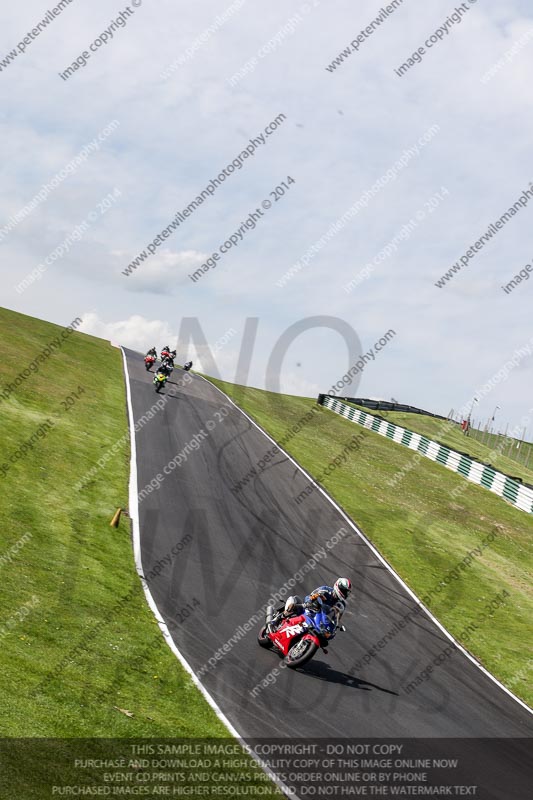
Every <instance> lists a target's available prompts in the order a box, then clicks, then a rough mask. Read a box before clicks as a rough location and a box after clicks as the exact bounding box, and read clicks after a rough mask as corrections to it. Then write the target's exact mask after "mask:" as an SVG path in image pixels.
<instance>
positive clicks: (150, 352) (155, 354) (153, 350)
mask: <svg viewBox="0 0 533 800" xmlns="http://www.w3.org/2000/svg"><path fill="white" fill-rule="evenodd" d="M146 355H147V356H153V357H154V358H157V350H156V349H155V347H151V348H150V350H148V352H147V353H146Z"/></svg>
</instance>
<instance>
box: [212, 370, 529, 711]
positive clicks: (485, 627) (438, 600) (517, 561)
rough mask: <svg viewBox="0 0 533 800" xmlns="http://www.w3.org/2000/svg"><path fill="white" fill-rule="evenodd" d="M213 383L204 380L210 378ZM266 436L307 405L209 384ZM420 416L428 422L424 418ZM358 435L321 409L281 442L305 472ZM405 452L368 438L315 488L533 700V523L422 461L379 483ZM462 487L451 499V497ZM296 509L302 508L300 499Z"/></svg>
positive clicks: (276, 434) (315, 470)
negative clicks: (472, 627) (493, 603)
mask: <svg viewBox="0 0 533 800" xmlns="http://www.w3.org/2000/svg"><path fill="white" fill-rule="evenodd" d="M211 380H212V379H211ZM213 383H215V384H216V385H217V386H219V387H220V388H221V389H222V390H223V391H225V392H226V393H227V394H228V395H229V396H230V397H232V399H234V400H235V402H237V403H238V404H239V405H240V406H241V407H242V408H243V409H244V410H245V411H246V412H247V413H248V414H250V416H252V417H253V418H254V419H255V420H256V421H257V422H258V423H259V424H260V425H261V426H262V427H263V428H264V429H265V430H266V431H267V432H268V433H269V434H270V435H271V436H272V437H273V438H274V439H276V440H278V441H279V440H282V439H283V438H284V437H286V436H287V431H288V430H289V429H290V428H291V426H293V425H296V424H297V423H298V422H299V421H300V420H301V419H302V417H303V416H304V415H305V414H306V413H307V412H308V411H309V410H310V409H311V408H312V407H314V406H316V401H314V400H309V399H306V398H301V397H290V396H282V395H275V394H272V393H269V392H264V391H261V390H259V389H253V388H243V387H239V386H234V385H232V384H228V383H224V382H221V381H218V380H213ZM428 419H429V418H428ZM361 431H363V428H362V427H361V426H359V425H355V424H354V423H352V422H350V421H349V420H346V419H344V418H342V417H340V416H339V415H337V414H334V413H332V412H331V411H328V410H327V409H324V408H320V409H319V410H318V411H317V413H316V415H315V416H314V419H313V421H312V422H310V423H309V424H307V425H305V426H304V427H303V429H302V430H301V431H300V432H299V433H298V434H297V435H296V436H294V437H293V438H291V439H290V441H289V442H288V444H287V445H286V449H287V450H288V452H289V453H290V454H291V455H292V456H294V457H295V458H296V459H297V461H298V462H299V463H300V464H301V465H302V466H303V467H304V468H305V469H306V470H307V471H309V472H310V473H311V474H312V475H315V476H316V475H318V474H319V473H320V472H321V470H322V468H323V466H324V465H325V464H327V463H328V462H329V461H330V460H331V459H333V458H334V457H335V456H336V455H338V454H340V453H341V452H342V451H343V449H344V448H345V446H346V444H347V442H349V440H350V439H351V437H353V436H354V434H357V433H359V432H361ZM413 455H414V454H413V452H412V451H409V450H408V449H407V448H405V447H402V446H400V445H397V444H395V443H394V442H391V441H390V440H388V439H386V438H385V437H382V436H380V435H378V434H376V433H372V432H371V431H364V439H363V441H362V444H361V446H360V448H359V450H358V451H357V452H354V453H350V454H349V455H348V459H347V462H346V463H345V464H343V465H342V466H340V467H339V468H338V469H336V470H335V471H334V472H333V474H332V475H330V476H329V477H328V478H326V479H325V480H324V482H323V486H324V488H325V489H327V491H328V492H329V493H330V494H331V496H332V497H334V498H335V499H336V500H337V502H339V503H340V504H341V505H342V507H343V508H344V509H345V510H346V511H347V512H348V514H350V516H351V517H352V518H353V519H354V520H355V521H356V522H357V523H358V524H359V525H360V527H361V528H362V529H363V531H364V533H365V534H366V535H367V536H368V537H369V539H371V541H372V542H373V543H374V544H375V545H376V546H377V548H378V549H379V550H380V552H381V553H382V554H383V555H384V557H385V558H386V559H387V560H388V561H389V563H391V564H392V566H393V567H394V568H395V569H396V570H397V572H398V573H399V574H400V575H401V576H402V578H403V579H404V580H405V581H406V583H407V584H408V585H409V586H410V587H411V588H412V589H413V590H414V591H415V592H416V594H417V595H418V596H419V597H420V598H424V597H425V596H428V595H429V596H430V600H429V601H428V605H429V607H430V609H431V611H432V612H433V613H434V614H435V615H436V616H437V618H438V619H439V620H441V622H442V623H443V624H444V625H445V626H446V627H447V628H448V630H450V631H451V632H452V633H453V634H454V635H455V636H457V637H458V638H461V633H462V632H463V631H464V630H465V629H466V628H467V626H468V625H469V624H470V623H472V622H473V623H476V621H477V623H478V625H479V630H477V631H475V632H474V633H472V634H471V635H468V636H466V637H462V643H463V644H464V645H465V646H466V647H467V649H468V650H470V651H471V652H472V653H473V654H474V655H475V656H476V657H477V658H478V659H479V660H480V661H481V662H482V663H483V664H484V665H485V666H486V667H487V668H488V669H489V670H490V671H491V672H492V673H493V674H494V675H496V676H497V677H498V678H499V679H500V680H501V681H502V682H503V683H505V684H506V685H508V686H509V687H510V688H511V689H512V690H513V691H514V692H515V693H516V694H518V695H519V696H520V697H522V698H523V699H524V700H526V701H527V702H529V703H531V702H532V701H533V690H532V683H531V677H532V675H531V666H532V664H533V661H532V656H533V653H532V650H533V645H532V641H531V619H532V616H533V594H532V590H531V570H532V567H533V549H532V543H533V517H532V516H531V515H528V514H526V513H525V512H522V511H519V510H517V509H515V508H513V507H512V506H510V505H509V504H507V503H506V502H504V501H503V500H501V499H500V498H498V497H497V496H495V495H494V494H491V493H490V492H489V491H487V490H486V489H483V488H481V487H477V486H475V485H473V484H470V483H468V482H467V481H465V480H464V479H463V478H461V477H460V476H458V475H455V474H454V473H452V472H450V471H449V470H447V469H446V468H444V467H442V466H440V465H438V464H436V463H434V462H432V461H430V460H428V459H423V460H422V461H421V462H420V463H419V464H418V465H417V466H415V467H414V469H412V470H411V471H409V472H408V473H407V475H406V477H405V478H404V479H403V481H402V482H401V484H400V485H399V487H398V488H396V489H395V490H392V491H391V490H390V489H388V488H387V481H388V480H390V479H391V478H392V477H393V475H394V474H395V473H396V472H397V471H398V470H400V469H401V468H402V467H405V466H406V465H408V464H410V463H411V459H412V458H413ZM458 487H460V488H461V489H464V491H461V493H460V494H459V496H458V497H456V498H455V499H453V498H452V497H451V496H450V494H451V492H452V491H453V490H454V489H456V488H458ZM304 502H305V501H304ZM491 534H493V535H494V536H495V538H494V540H493V541H492V542H491V544H490V546H488V547H487V548H486V549H484V551H483V554H482V556H481V557H479V558H476V559H475V560H474V562H473V564H472V565H471V567H470V568H469V569H468V570H467V571H465V572H463V573H461V576H460V577H459V578H458V579H456V580H453V581H452V582H450V583H449V584H448V585H447V586H440V585H439V584H440V582H441V581H442V580H443V578H445V577H446V575H447V573H448V572H449V571H450V570H451V569H453V568H454V567H455V566H456V565H457V564H458V562H460V561H461V559H463V558H464V557H465V555H466V554H467V553H468V552H469V551H471V550H472V549H474V548H475V547H477V546H479V545H480V543H481V542H482V541H483V540H484V539H485V538H486V537H487V536H490V535H491ZM502 591H506V592H508V594H509V596H508V597H506V600H505V604H504V605H503V606H501V607H500V608H498V609H496V610H495V611H494V612H493V613H491V614H490V615H488V617H487V619H485V620H484V621H483V622H481V616H480V615H481V614H482V613H483V607H484V604H485V603H487V602H489V601H490V600H491V599H492V598H494V596H495V595H496V594H497V593H498V592H502Z"/></svg>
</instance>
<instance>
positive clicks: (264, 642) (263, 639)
mask: <svg viewBox="0 0 533 800" xmlns="http://www.w3.org/2000/svg"><path fill="white" fill-rule="evenodd" d="M265 632H266V625H263V627H262V628H261V630H260V631H259V633H258V634H257V641H258V643H259V644H260V645H261V647H271V646H272V642H271V641H270V639H269V638H268V636H266V635H265Z"/></svg>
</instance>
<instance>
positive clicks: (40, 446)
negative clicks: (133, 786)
mask: <svg viewBox="0 0 533 800" xmlns="http://www.w3.org/2000/svg"><path fill="white" fill-rule="evenodd" d="M61 330H62V329H61V328H60V327H58V326H56V325H52V324H50V323H46V322H42V321H40V320H36V319H33V318H30V317H25V316H23V315H21V314H16V313H14V312H11V311H8V310H5V309H0V339H1V341H2V342H4V345H5V344H6V343H15V342H16V343H17V344H16V346H14V344H13V345H12V346H9V345H8V346H7V347H6V346H4V347H3V354H2V358H1V359H0V386H1V387H2V389H4V388H5V386H6V385H7V384H8V383H10V382H12V381H13V380H14V378H15V377H16V376H17V375H18V374H19V372H21V370H24V368H25V367H26V365H28V364H29V363H30V362H32V361H33V359H34V358H35V357H36V356H37V355H38V354H39V353H40V352H41V351H42V350H43V349H44V348H45V347H46V346H47V344H48V343H49V342H50V341H51V340H53V339H54V338H55V337H56V336H58V335H60V333H61ZM74 392H75V393H76V394H78V396H79V398H78V399H76V400H75V402H74V405H72V406H71V407H70V408H69V410H66V409H65V408H64V407H62V405H61V401H63V400H64V399H65V398H66V397H68V396H69V395H71V396H73V394H74ZM0 413H1V415H2V425H1V427H0V452H1V453H2V458H1V459H0V462H7V463H8V464H9V457H10V455H11V454H12V453H13V452H14V451H16V450H17V448H18V447H20V445H21V443H22V442H24V441H27V440H28V439H29V438H30V437H31V436H32V434H33V433H34V432H35V431H36V430H37V429H38V428H39V426H41V425H42V423H43V422H44V421H46V420H47V419H49V420H50V421H51V423H53V427H51V429H50V430H49V431H48V433H47V435H46V436H45V437H44V438H39V439H37V440H36V441H35V444H34V447H33V449H32V450H31V451H30V452H28V453H27V455H26V456H25V457H22V458H20V459H19V460H18V461H17V462H16V463H15V464H11V465H10V468H9V470H8V471H7V474H6V475H5V476H4V477H2V476H1V474H0V488H1V493H0V514H1V519H2V532H1V534H0V559H1V557H4V560H3V561H2V560H0V614H1V620H2V622H1V623H0V644H1V646H0V697H1V698H2V701H1V703H0V736H1V737H113V738H119V739H122V738H123V737H211V736H213V737H226V736H228V732H227V729H226V728H225V726H224V725H223V724H222V723H221V722H220V721H219V720H218V718H217V717H216V715H215V713H214V712H213V710H212V709H211V708H210V706H209V705H208V704H207V702H206V701H205V700H204V698H203V696H202V695H201V694H200V692H198V690H197V689H196V688H195V686H194V684H193V683H192V681H191V679H190V677H189V676H188V674H187V673H186V672H185V670H184V669H183V668H182V667H181V665H180V664H179V662H178V661H177V659H176V658H175V656H174V655H173V654H172V653H171V651H170V649H169V648H168V647H167V646H166V644H165V643H164V639H163V636H162V634H161V633H160V631H159V628H158V626H157V624H156V622H155V620H154V617H153V615H152V613H151V611H150V610H149V608H148V606H147V604H146V602H145V599H144V593H143V591H142V587H141V584H140V581H139V579H138V577H137V574H136V571H135V568H134V560H133V551H132V543H131V537H130V523H129V519H128V518H127V517H125V515H122V519H121V522H120V525H119V527H118V529H114V528H111V527H110V525H109V522H110V520H111V518H112V516H113V513H114V511H115V510H116V509H117V508H119V507H122V508H127V497H128V496H127V485H128V475H129V436H128V435H127V431H128V427H127V417H126V404H125V384H124V378H123V368H122V356H121V354H120V351H119V350H118V349H116V348H113V347H111V345H110V344H109V343H106V342H104V341H103V340H100V339H96V338H93V337H91V336H86V335H84V334H80V333H73V334H72V335H71V336H69V338H68V339H66V340H65V341H64V344H63V346H62V347H61V349H60V350H59V351H58V352H57V351H56V352H55V353H54V354H53V355H51V356H50V357H49V358H48V360H47V361H46V362H45V363H43V364H41V365H40V367H39V370H38V371H37V372H35V373H33V374H32V375H31V377H30V378H28V379H27V380H25V381H24V382H23V383H22V384H21V385H20V386H19V387H18V388H17V389H16V390H15V391H14V392H13V393H12V394H11V396H10V397H9V398H8V399H0ZM121 440H122V441H121ZM117 441H119V442H120V441H121V444H120V445H119V447H118V448H117V449H116V452H115V454H114V455H113V457H112V458H110V459H109V460H108V461H107V462H106V463H105V464H104V466H103V467H102V468H101V469H98V470H97V472H96V474H94V475H93V476H92V479H91V480H90V481H89V482H88V484H87V486H86V487H85V488H83V489H81V490H80V491H76V490H75V489H74V486H75V484H76V483H77V482H78V481H80V480H81V479H82V478H83V476H84V475H85V474H86V473H87V472H88V471H89V470H91V469H92V468H93V467H94V465H95V464H96V463H97V462H98V460H99V459H101V458H102V457H103V456H104V455H105V454H106V453H107V452H109V448H110V447H112V446H113V445H114V444H115V443H116V442H117ZM23 537H25V539H24V540H23ZM21 540H22V546H20V549H18V552H16V553H15V552H14V551H13V550H12V548H13V547H16V546H17V542H19V543H20V542H21ZM10 553H11V554H12V560H11V561H6V556H7V555H8V554H10ZM32 598H36V602H35V603H34V605H33V606H31V605H27V603H28V602H32V600H31V599H32ZM123 598H129V599H126V600H123ZM23 608H25V609H26V611H24V610H23ZM8 620H12V622H13V625H12V626H11V627H10V626H9V625H8V627H6V621H8ZM2 626H4V627H3V628H2ZM2 631H3V633H2ZM118 709H123V710H125V711H128V712H131V716H128V715H126V714H125V713H123V711H120V710H118ZM2 755H3V770H2V774H3V776H4V778H6V776H7V775H8V772H9V771H8V770H7V769H6V764H7V763H8V762H7V761H6V759H5V758H4V756H5V753H4V752H3V754H2ZM33 755H34V754H33V753H32V752H28V754H27V761H24V760H23V761H22V763H21V761H20V752H18V753H15V754H14V755H13V759H12V761H11V764H10V765H11V767H12V769H15V770H16V774H17V777H18V780H19V783H18V784H17V791H15V789H14V786H11V789H7V790H6V791H7V794H3V791H2V789H3V788H4V789H5V786H4V785H3V784H2V779H0V797H13V796H17V797H28V798H33V797H35V798H41V797H44V796H45V795H46V796H49V791H48V790H47V791H45V785H47V784H46V781H47V780H48V777H49V776H48V772H47V767H46V766H45V765H44V764H43V769H42V772H37V771H36V769H35V764H34V763H33V761H32V759H33ZM30 774H32V775H33V777H32V778H30V777H29V775H30ZM63 778H65V776H63ZM77 780H78V779H77V777H76V779H75V781H76V782H77ZM61 783H68V780H67V779H64V780H63V779H62V781H61ZM10 792H12V793H10Z"/></svg>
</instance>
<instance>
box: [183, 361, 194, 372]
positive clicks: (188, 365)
mask: <svg viewBox="0 0 533 800" xmlns="http://www.w3.org/2000/svg"><path fill="white" fill-rule="evenodd" d="M191 367H192V361H186V362H185V364H184V365H183V369H186V370H187V371H189V370H190V368H191Z"/></svg>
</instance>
